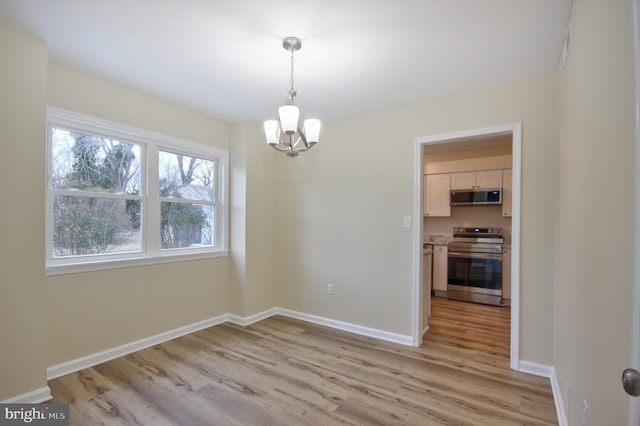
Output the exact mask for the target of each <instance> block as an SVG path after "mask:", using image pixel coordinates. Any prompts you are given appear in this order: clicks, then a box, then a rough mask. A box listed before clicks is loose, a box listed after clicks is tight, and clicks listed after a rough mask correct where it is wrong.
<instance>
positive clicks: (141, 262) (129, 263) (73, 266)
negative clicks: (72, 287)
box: [46, 250, 229, 276]
mask: <svg viewBox="0 0 640 426" xmlns="http://www.w3.org/2000/svg"><path fill="white" fill-rule="evenodd" d="M226 256H229V251H228V250H221V251H215V252H206V253H180V254H171V255H164V256H148V257H135V258H129V259H109V260H102V261H97V262H86V263H80V262H79V263H58V264H47V265H46V276H53V275H66V274H77V273H81V272H93V271H103V270H108V269H120V268H130V267H134V266H145V265H157V264H161V263H174V262H184V261H188V260H201V259H211V258H216V257H226Z"/></svg>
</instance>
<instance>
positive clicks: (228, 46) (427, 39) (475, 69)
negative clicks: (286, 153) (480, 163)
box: [0, 0, 571, 122]
mask: <svg viewBox="0 0 640 426" xmlns="http://www.w3.org/2000/svg"><path fill="white" fill-rule="evenodd" d="M570 3H571V0H395V1H391V0H278V1H264V0H232V1H230V0H0V26H4V27H7V28H11V29H14V30H17V31H19V32H22V33H25V34H29V35H32V36H34V37H37V38H40V39H42V40H45V41H46V42H47V43H48V44H49V57H50V60H51V61H53V62H57V63H60V64H64V65H68V66H70V67H73V68H77V69H80V70H84V71H87V72H89V73H92V74H95V75H98V76H102V77H104V78H107V79H109V80H113V81H116V82H119V83H122V84H124V85H127V86H129V87H132V88H135V89H137V90H140V91H142V92H146V93H149V94H152V95H155V96H158V97H160V98H164V99H166V100H169V101H172V102H175V103H178V104H180V105H184V106H186V107H189V108H192V109H195V110H197V111H200V112H203V113H206V114H209V115H212V116H215V117H218V118H221V119H223V120H226V121H231V122H233V121H241V120H260V121H262V120H264V119H267V118H274V117H275V115H276V109H277V107H278V106H279V105H281V104H283V103H284V101H285V99H286V91H287V89H288V86H289V67H290V62H289V52H287V51H286V50H284V49H283V48H282V44H281V40H282V38H284V37H285V36H289V35H293V36H297V37H299V38H301V39H302V49H301V50H300V51H299V52H297V53H296V55H295V86H296V89H297V90H298V98H297V100H296V104H297V105H298V106H300V108H301V110H302V113H303V114H304V115H305V116H306V117H307V118H311V117H317V118H320V119H322V120H330V119H337V118H343V117H349V116H353V115H359V114H363V113H367V112H374V111H381V110H385V109H389V108H395V107H398V106H402V105H407V104H411V103H415V102H420V101H424V100H428V99H432V98H437V97H441V96H446V95H451V94H454V93H460V92H465V91H469V90H475V89H480V88H484V87H490V86H495V85H498V84H503V83H507V82H512V81H518V80H523V79H528V78H532V77H535V76H539V75H543V74H547V73H551V72H553V71H554V70H555V69H556V67H557V64H558V60H559V57H560V51H561V47H562V44H563V38H564V32H565V28H566V25H567V21H568V16H569V10H570ZM0 55H1V52H0Z"/></svg>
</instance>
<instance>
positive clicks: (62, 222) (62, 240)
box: [53, 195, 141, 257]
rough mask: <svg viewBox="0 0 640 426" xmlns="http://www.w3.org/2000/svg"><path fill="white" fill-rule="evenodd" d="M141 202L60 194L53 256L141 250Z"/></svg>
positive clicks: (56, 210)
mask: <svg viewBox="0 0 640 426" xmlns="http://www.w3.org/2000/svg"><path fill="white" fill-rule="evenodd" d="M140 210H141V209H140V201H137V200H122V199H114V198H94V197H68V196H61V195H58V196H56V197H55V200H54V207H53V220H54V222H53V250H54V253H53V255H54V257H67V256H81V255H96V254H114V253H130V252H139V251H140V213H141V211H140Z"/></svg>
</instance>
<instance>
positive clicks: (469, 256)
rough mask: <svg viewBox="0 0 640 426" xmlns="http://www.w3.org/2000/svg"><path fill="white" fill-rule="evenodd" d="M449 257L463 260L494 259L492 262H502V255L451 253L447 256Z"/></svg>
mask: <svg viewBox="0 0 640 426" xmlns="http://www.w3.org/2000/svg"><path fill="white" fill-rule="evenodd" d="M447 255H448V256H449V257H457V258H461V259H492V260H502V255H501V254H491V253H469V252H466V253H463V252H457V251H450V252H449V253H448V254H447Z"/></svg>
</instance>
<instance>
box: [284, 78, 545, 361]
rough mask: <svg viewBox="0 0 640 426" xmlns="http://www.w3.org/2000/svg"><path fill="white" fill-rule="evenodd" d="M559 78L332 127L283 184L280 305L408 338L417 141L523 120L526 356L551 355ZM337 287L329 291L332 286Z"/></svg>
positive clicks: (523, 348)
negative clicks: (406, 221)
mask: <svg viewBox="0 0 640 426" xmlns="http://www.w3.org/2000/svg"><path fill="white" fill-rule="evenodd" d="M553 83H554V80H553V76H547V77H542V78H538V79H534V80H530V81H525V82H520V83H514V84H509V85H505V86H501V87H495V88H492V89H487V90H482V91H477V92H472V93H466V94H461V95H458V96H452V97H448V98H445V99H439V100H434V101H431V102H425V103H422V104H418V105H413V106H410V107H407V108H403V109H398V110H394V111H387V112H381V113H378V114H371V115H366V116H361V117H356V118H351V119H348V120H343V121H334V122H330V123H326V125H325V127H324V128H323V133H322V139H321V141H320V143H319V144H318V147H317V148H314V150H312V151H310V152H308V153H306V154H304V155H302V156H301V157H300V158H298V159H296V160H295V161H294V162H291V161H288V162H287V160H288V159H285V158H283V159H281V162H282V167H283V170H285V167H286V168H287V169H288V173H289V174H290V178H289V181H288V182H286V183H285V184H284V186H283V187H282V188H280V192H281V193H283V194H286V195H285V196H283V200H282V204H281V205H280V206H279V209H280V210H279V214H278V217H279V227H280V230H281V235H282V236H283V238H282V240H281V242H280V246H279V252H280V253H282V254H283V255H282V259H286V261H285V260H283V261H282V262H281V271H282V272H281V274H282V277H283V278H282V280H283V283H284V285H285V289H284V294H283V300H284V303H285V307H287V308H290V309H294V310H298V311H302V312H307V313H310V314H315V315H320V316H323V317H329V318H333V319H336V320H342V321H346V322H350V323H356V324H360V325H364V326H369V327H373V328H377V329H383V330H387V331H391V332H396V333H401V334H405V335H410V334H411V306H412V301H411V297H412V268H413V266H412V252H413V247H412V245H413V241H412V231H411V230H410V229H404V228H403V227H402V218H403V216H409V215H411V214H412V211H413V182H414V171H413V164H414V158H413V155H414V139H415V138H416V137H420V136H426V135H434V134H440V133H446V132H452V131H460V130H466V129H474V128H481V127H487V126H493V125H499V124H507V123H512V122H518V121H521V122H523V143H522V145H523V149H522V151H523V158H522V173H523V176H522V208H523V213H522V235H521V242H522V245H521V247H522V251H521V255H522V258H521V265H522V267H521V287H522V289H521V293H522V294H521V295H522V308H521V311H520V312H521V333H520V336H521V348H520V349H521V356H522V358H523V359H524V360H528V361H534V362H538V363H541V364H547V365H550V364H552V361H553V358H552V357H553V350H552V340H553V270H554V260H553V259H554V258H553V250H552V249H550V248H551V247H553V244H554V229H553V221H554V212H555V207H554V201H553V196H552V194H553V188H554V183H555V172H554V170H555V167H554V155H555V150H554V146H555V145H554V134H553ZM328 283H333V284H334V285H335V294H334V295H332V296H329V295H327V290H326V289H327V284H328Z"/></svg>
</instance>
